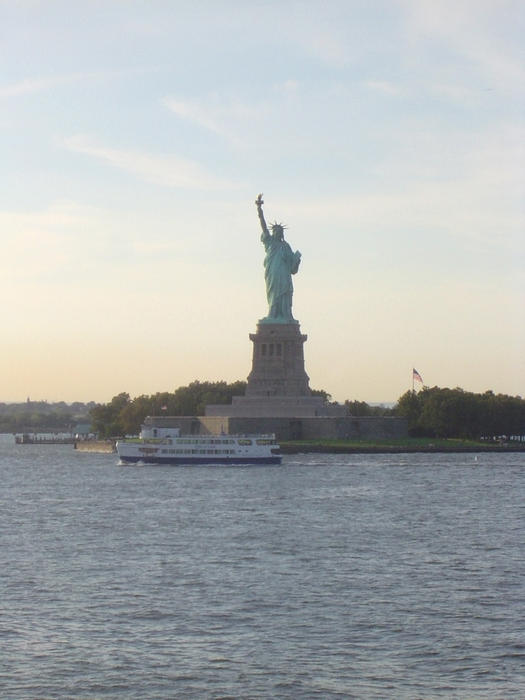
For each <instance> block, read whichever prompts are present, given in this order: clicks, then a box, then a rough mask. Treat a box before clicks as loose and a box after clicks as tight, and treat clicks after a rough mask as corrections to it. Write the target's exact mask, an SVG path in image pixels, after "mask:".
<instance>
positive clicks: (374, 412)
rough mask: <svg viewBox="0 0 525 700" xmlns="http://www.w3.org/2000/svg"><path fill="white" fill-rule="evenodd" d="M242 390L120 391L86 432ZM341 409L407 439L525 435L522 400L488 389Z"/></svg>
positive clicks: (436, 391) (425, 392)
mask: <svg viewBox="0 0 525 700" xmlns="http://www.w3.org/2000/svg"><path fill="white" fill-rule="evenodd" d="M245 390H246V382H243V381H237V382H233V383H231V384H228V383H227V382H224V381H220V382H199V381H194V382H192V383H191V384H189V385H188V386H183V387H179V388H178V389H177V390H176V391H174V392H173V393H170V392H161V393H157V394H154V395H151V396H145V395H143V396H138V397H136V398H134V399H131V398H130V396H129V394H127V393H121V394H118V395H117V396H114V397H113V398H112V399H111V401H110V402H109V403H107V404H102V405H97V406H95V407H94V408H92V409H91V411H90V418H91V422H92V429H93V431H94V432H96V433H98V434H99V435H100V436H102V437H116V436H120V435H136V434H137V433H138V432H139V430H140V426H141V424H142V422H143V421H144V418H145V417H146V416H161V415H167V416H199V415H204V411H205V407H206V404H230V403H231V400H232V397H233V396H243V395H244V393H245ZM312 393H313V394H314V395H315V396H321V397H322V398H323V399H324V401H325V402H326V403H327V404H328V403H332V401H331V396H330V394H328V393H327V392H326V391H323V390H314V391H313V392H312ZM344 408H345V413H346V415H349V416H400V417H404V418H406V419H407V420H408V428H409V434H410V435H411V436H413V437H418V436H420V437H430V438H432V437H436V438H437V437H440V438H464V439H477V438H481V437H486V438H493V437H500V436H511V435H525V400H523V399H522V398H521V397H519V396H507V395H504V394H494V393H493V392H492V391H486V392H485V393H483V394H475V393H472V392H468V391H464V390H463V389H461V388H456V389H448V388H443V389H442V388H440V387H433V388H429V387H424V388H423V389H421V390H420V391H419V392H417V393H416V392H414V391H407V392H406V393H405V394H403V395H402V396H401V397H400V398H399V400H398V402H397V403H396V404H395V406H393V407H386V406H371V405H370V404H367V403H366V402H365V401H349V400H347V401H345V402H344Z"/></svg>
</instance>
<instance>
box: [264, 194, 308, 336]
mask: <svg viewBox="0 0 525 700" xmlns="http://www.w3.org/2000/svg"><path fill="white" fill-rule="evenodd" d="M263 204H264V202H263V198H262V194H260V195H259V196H258V197H257V199H256V200H255V205H256V207H257V213H258V215H259V221H260V222H261V228H262V234H261V241H262V242H263V245H264V249H265V251H266V256H265V258H264V279H265V282H266V298H267V299H268V316H266V317H265V318H262V319H261V320H260V321H259V323H298V321H296V320H295V319H294V317H293V316H292V295H293V285H292V275H295V273H296V272H297V270H298V269H299V263H300V262H301V253H300V252H299V251H296V252H295V253H294V252H293V251H292V249H291V248H290V246H289V244H288V243H287V242H286V241H285V240H284V226H283V225H282V224H278V223H274V224H272V225H271V229H272V233H270V232H269V230H268V226H267V225H266V221H265V220H264V214H263V210H262V205H263Z"/></svg>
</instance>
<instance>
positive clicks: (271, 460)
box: [119, 454, 281, 467]
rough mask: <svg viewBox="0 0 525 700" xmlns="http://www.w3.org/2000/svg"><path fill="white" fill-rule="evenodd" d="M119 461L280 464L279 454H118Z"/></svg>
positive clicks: (174, 463)
mask: <svg viewBox="0 0 525 700" xmlns="http://www.w3.org/2000/svg"><path fill="white" fill-rule="evenodd" d="M119 457H120V461H121V462H124V463H126V464H137V463H139V462H140V463H144V464H164V465H171V466H180V467H192V466H194V465H209V466H215V465H217V466H221V465H222V466H228V465H229V466H235V465H238V466H246V465H257V464H260V465H267V464H281V457H280V456H273V457H251V458H250V457H216V458H213V457H209V458H206V457H195V458H191V459H188V458H183V457H146V458H145V457H143V456H137V457H135V456H132V457H130V456H124V455H120V454H119Z"/></svg>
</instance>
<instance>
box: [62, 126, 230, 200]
mask: <svg viewBox="0 0 525 700" xmlns="http://www.w3.org/2000/svg"><path fill="white" fill-rule="evenodd" d="M64 145H65V146H66V148H68V149H69V150H70V151H72V152H74V153H82V154H83V155H87V156H91V157H93V158H96V159H98V160H100V161H103V162H105V163H108V164H109V165H111V166H112V167H114V168H118V169H119V170H123V171H125V172H127V173H130V174H132V175H135V176H136V177H138V178H140V179H142V180H146V181H147V182H152V183H154V184H156V185H162V186H164V187H173V188H180V189H191V190H204V191H210V190H225V189H234V188H236V187H237V185H236V184H235V183H233V182H231V181H229V180H225V179H222V178H218V177H216V176H215V175H213V174H211V173H209V172H208V171H206V169H205V168H203V167H202V166H201V165H199V164H198V163H195V162H193V161H191V160H187V159H185V158H179V157H178V156H175V155H157V154H152V153H145V152H143V151H133V150H129V151H125V150H120V149H116V148H110V147H108V146H104V145H100V144H97V143H95V142H93V141H92V140H91V139H89V138H88V137H86V136H84V135H77V136H71V137H70V138H68V139H65V141H64Z"/></svg>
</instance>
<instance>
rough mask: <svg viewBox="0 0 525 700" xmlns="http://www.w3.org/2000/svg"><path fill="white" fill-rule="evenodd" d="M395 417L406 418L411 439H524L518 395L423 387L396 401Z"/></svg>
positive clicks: (524, 410) (524, 415) (524, 414)
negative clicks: (520, 437) (515, 437)
mask: <svg viewBox="0 0 525 700" xmlns="http://www.w3.org/2000/svg"><path fill="white" fill-rule="evenodd" d="M394 412H395V414H396V415H399V416H404V417H405V418H407V419H408V425H409V432H410V435H412V436H422V437H442V438H464V439H478V438H489V439H492V438H499V437H503V436H504V437H511V436H525V400H524V399H522V398H521V396H508V395H506V394H494V392H492V391H486V392H485V393H483V394H475V393H472V392H470V391H464V390H463V389H461V388H459V387H458V388H456V389H448V388H440V387H437V386H435V387H432V388H429V387H423V389H421V390H420V391H418V392H417V393H416V392H414V391H407V392H406V393H405V394H403V396H401V397H400V399H399V400H398V402H397V404H396V407H395V409H394Z"/></svg>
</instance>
